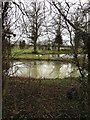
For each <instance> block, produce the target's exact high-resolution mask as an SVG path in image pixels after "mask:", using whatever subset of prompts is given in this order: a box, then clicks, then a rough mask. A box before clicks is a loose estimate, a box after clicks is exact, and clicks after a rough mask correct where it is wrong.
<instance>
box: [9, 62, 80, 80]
mask: <svg viewBox="0 0 90 120" xmlns="http://www.w3.org/2000/svg"><path fill="white" fill-rule="evenodd" d="M12 66H13V67H11V68H10V70H9V75H10V76H18V77H33V78H53V79H54V78H66V77H78V76H79V71H78V69H77V67H76V66H75V65H74V64H72V63H63V62H59V61H13V63H12Z"/></svg>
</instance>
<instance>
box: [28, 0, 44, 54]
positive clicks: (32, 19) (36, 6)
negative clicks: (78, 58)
mask: <svg viewBox="0 0 90 120" xmlns="http://www.w3.org/2000/svg"><path fill="white" fill-rule="evenodd" d="M30 8H31V9H29V10H28V11H27V16H28V18H29V23H30V24H29V26H28V29H29V31H28V33H29V36H28V38H30V39H31V43H32V44H33V49H34V53H37V40H38V38H39V36H40V35H41V31H42V29H41V27H42V23H43V21H44V15H43V10H41V9H42V3H41V2H39V1H37V0H36V1H32V2H31V4H30Z"/></svg>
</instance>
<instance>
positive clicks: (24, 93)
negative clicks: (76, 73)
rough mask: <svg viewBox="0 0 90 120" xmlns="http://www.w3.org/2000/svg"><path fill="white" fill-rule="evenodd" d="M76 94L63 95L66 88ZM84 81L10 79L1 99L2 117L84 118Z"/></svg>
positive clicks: (21, 119) (13, 119)
mask: <svg viewBox="0 0 90 120" xmlns="http://www.w3.org/2000/svg"><path fill="white" fill-rule="evenodd" d="M72 87H75V89H76V91H77V92H76V94H72V98H69V97H68V96H67V93H68V91H69V90H70V88H72ZM86 88H87V81H86V80H84V81H82V80H81V78H66V79H54V80H52V79H42V80H41V79H33V78H31V79H28V78H16V77H15V78H10V81H9V86H8V92H7V94H6V96H4V98H3V120H4V119H7V120H30V119H34V118H37V119H42V118H44V119H46V118H49V119H52V118H53V119H60V118H62V119H65V120H66V119H68V120H72V119H73V120H74V119H75V120H85V119H86V118H87V106H86V104H87V95H86V91H87V89H86Z"/></svg>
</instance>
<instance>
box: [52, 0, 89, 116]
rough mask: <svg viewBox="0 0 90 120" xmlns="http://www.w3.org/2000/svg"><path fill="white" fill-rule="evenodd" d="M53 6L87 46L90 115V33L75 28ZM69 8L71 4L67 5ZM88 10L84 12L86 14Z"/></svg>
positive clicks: (62, 13) (60, 11)
mask: <svg viewBox="0 0 90 120" xmlns="http://www.w3.org/2000/svg"><path fill="white" fill-rule="evenodd" d="M52 3H53V6H54V7H55V8H56V9H57V10H58V12H59V13H60V14H61V15H62V17H63V18H64V20H65V21H66V22H67V23H68V24H69V25H70V26H71V27H72V28H73V29H74V30H76V31H78V34H79V35H80V36H79V37H80V38H81V39H82V40H83V43H84V45H85V48H86V51H87V54H88V114H90V40H89V39H90V33H87V31H86V30H83V29H82V27H77V26H75V24H74V22H71V20H70V19H69V18H68V17H67V15H66V14H65V13H64V12H63V10H61V9H60V8H59V7H58V5H57V4H56V3H55V2H54V1H52ZM58 3H59V2H58ZM67 5H68V6H69V4H67ZM85 11H86V10H84V12H85Z"/></svg>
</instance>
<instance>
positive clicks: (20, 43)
mask: <svg viewBox="0 0 90 120" xmlns="http://www.w3.org/2000/svg"><path fill="white" fill-rule="evenodd" d="M25 45H26V43H25V40H23V41H20V42H19V47H20V49H24V48H25Z"/></svg>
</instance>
